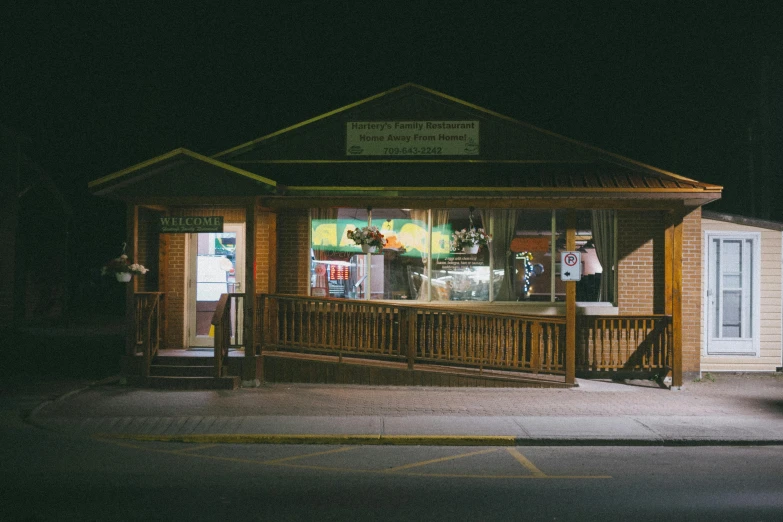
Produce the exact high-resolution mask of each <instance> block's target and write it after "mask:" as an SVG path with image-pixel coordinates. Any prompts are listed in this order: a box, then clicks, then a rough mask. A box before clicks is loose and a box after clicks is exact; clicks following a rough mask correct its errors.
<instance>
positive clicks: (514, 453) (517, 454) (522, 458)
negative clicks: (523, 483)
mask: <svg viewBox="0 0 783 522" xmlns="http://www.w3.org/2000/svg"><path fill="white" fill-rule="evenodd" d="M506 449H507V450H508V452H509V453H511V456H512V457H514V458H515V459H517V462H519V463H520V464H522V465H523V466H525V468H527V469H528V470H530V472H531V473H532V474H533V476H534V477H546V473H544V472H543V471H541V470H540V469H538V468H537V467H536V465H535V464H533V463H532V462H530V461H529V460H528V459H527V457H525V456H524V455H522V454H521V453H520V452H519V451H518V450H517V449H516V448H506Z"/></svg>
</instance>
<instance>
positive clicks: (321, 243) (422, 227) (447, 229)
mask: <svg viewBox="0 0 783 522" xmlns="http://www.w3.org/2000/svg"><path fill="white" fill-rule="evenodd" d="M372 224H373V225H375V226H376V227H378V229H379V230H380V231H381V233H382V234H383V237H384V238H385V239H386V246H385V247H384V250H394V251H396V252H398V253H399V254H400V255H403V256H422V255H426V254H427V251H428V240H427V224H426V223H424V222H423V221H418V220H415V219H373V220H372ZM364 226H367V221H362V220H357V219H336V220H335V219H313V220H312V224H311V227H312V228H311V230H310V234H311V235H310V237H311V246H312V248H313V250H330V251H343V252H357V253H358V252H361V250H362V249H361V247H360V246H359V245H357V244H356V243H354V242H353V240H351V239H349V238H348V235H347V232H348V231H349V230H355V229H357V228H361V227H364ZM450 239H451V226H450V225H444V226H440V227H435V228H434V229H433V230H432V253H433V254H448V253H449V242H450Z"/></svg>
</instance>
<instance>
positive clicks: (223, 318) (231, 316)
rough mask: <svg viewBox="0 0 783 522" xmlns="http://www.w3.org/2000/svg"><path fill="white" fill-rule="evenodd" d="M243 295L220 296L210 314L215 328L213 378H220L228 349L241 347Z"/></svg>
mask: <svg viewBox="0 0 783 522" xmlns="http://www.w3.org/2000/svg"><path fill="white" fill-rule="evenodd" d="M244 299H245V294H242V293H229V294H221V295H220V299H218V302H217V306H216V307H215V311H214V313H213V314H212V322H211V324H212V326H214V327H215V351H214V354H215V377H216V378H218V377H222V376H223V374H224V373H225V372H224V368H225V365H226V364H227V362H228V361H227V358H228V351H229V349H230V348H239V347H241V346H242V345H243V336H242V332H243V328H244V317H243V306H242V305H243V303H244Z"/></svg>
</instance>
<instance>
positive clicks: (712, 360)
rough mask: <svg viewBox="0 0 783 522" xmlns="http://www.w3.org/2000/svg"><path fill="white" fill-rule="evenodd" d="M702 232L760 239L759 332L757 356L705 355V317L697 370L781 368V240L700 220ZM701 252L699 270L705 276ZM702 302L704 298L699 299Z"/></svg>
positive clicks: (775, 234) (766, 232)
mask: <svg viewBox="0 0 783 522" xmlns="http://www.w3.org/2000/svg"><path fill="white" fill-rule="evenodd" d="M702 230H703V231H704V232H708V231H709V232H756V233H758V234H760V236H761V244H760V252H761V263H760V264H761V273H760V274H759V277H760V285H759V287H760V290H761V295H760V296H759V299H760V310H759V311H758V313H760V314H761V315H760V321H759V322H760V326H761V328H760V332H759V336H760V337H759V354H758V356H756V355H745V356H737V355H735V356H718V355H707V331H706V318H705V320H704V321H703V323H702V328H701V329H700V342H701V343H700V344H701V370H702V371H705V372H721V371H748V372H750V371H770V372H774V371H775V369H776V368H777V367H778V366H781V350H782V348H783V303H782V301H781V300H782V299H783V270H782V263H783V237H782V236H781V232H780V231H777V230H769V229H764V228H761V227H755V226H749V225H740V224H736V223H727V222H725V221H718V220H712V219H704V220H703V221H702ZM706 266H707V256H706V253H705V256H704V261H703V266H702V270H703V271H704V273H705V274H706ZM702 299H706V295H703V296H702Z"/></svg>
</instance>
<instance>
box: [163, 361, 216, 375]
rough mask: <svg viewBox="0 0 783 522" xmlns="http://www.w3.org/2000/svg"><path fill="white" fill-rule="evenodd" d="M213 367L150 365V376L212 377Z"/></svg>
mask: <svg viewBox="0 0 783 522" xmlns="http://www.w3.org/2000/svg"><path fill="white" fill-rule="evenodd" d="M214 371H215V370H214V366H205V365H197V366H184V365H182V366H180V365H173V364H157V361H156V364H152V365H150V375H152V376H155V377H212V375H213V372H214Z"/></svg>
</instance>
